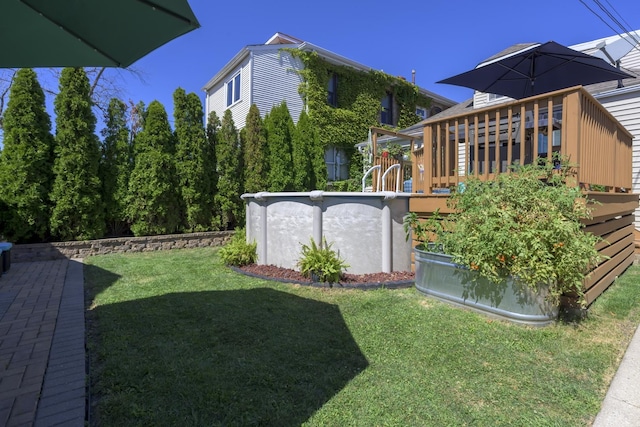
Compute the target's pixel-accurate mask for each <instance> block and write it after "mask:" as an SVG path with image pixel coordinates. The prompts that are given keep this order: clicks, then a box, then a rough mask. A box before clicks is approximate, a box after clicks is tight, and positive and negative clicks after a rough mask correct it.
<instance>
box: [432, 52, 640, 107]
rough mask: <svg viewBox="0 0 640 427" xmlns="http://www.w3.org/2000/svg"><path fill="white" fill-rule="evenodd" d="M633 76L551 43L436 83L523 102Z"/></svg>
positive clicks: (594, 58) (595, 58)
mask: <svg viewBox="0 0 640 427" xmlns="http://www.w3.org/2000/svg"><path fill="white" fill-rule="evenodd" d="M633 77H634V76H632V75H630V74H627V73H625V72H622V71H620V70H618V69H617V68H614V67H613V66H611V65H609V64H608V63H606V62H605V61H604V60H602V59H600V58H597V57H595V56H591V55H587V54H585V53H582V52H578V51H576V50H573V49H570V48H568V47H566V46H563V45H561V44H558V43H556V42H553V41H550V42H547V43H544V44H538V45H534V46H531V47H528V48H525V49H523V50H521V51H517V52H515V53H513V54H510V55H505V56H503V57H502V58H498V59H496V60H494V61H487V62H485V63H484V64H480V65H479V66H478V67H477V68H474V69H473V70H471V71H467V72H465V73H462V74H458V75H456V76H453V77H449V78H447V79H444V80H440V81H439V82H438V83H446V84H451V85H456V86H465V87H469V88H471V89H476V90H478V91H481V92H486V93H494V94H498V95H505V96H508V97H510V98H514V99H522V98H527V97H529V96H534V95H539V94H542V93H547V92H552V91H554V90H559V89H564V88H568V87H572V86H578V85H583V86H584V85H589V84H593V83H600V82H606V81H610V80H620V79H626V78H633Z"/></svg>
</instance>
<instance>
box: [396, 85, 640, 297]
mask: <svg viewBox="0 0 640 427" xmlns="http://www.w3.org/2000/svg"><path fill="white" fill-rule="evenodd" d="M632 139H633V137H632V135H631V134H630V133H629V132H628V131H627V130H626V129H625V128H624V127H623V126H622V125H621V124H620V123H619V122H618V121H617V120H616V119H615V118H614V117H613V116H612V115H611V114H610V113H609V112H608V111H607V110H606V109H605V108H604V107H603V106H602V105H601V104H600V103H599V102H598V101H597V100H595V99H594V98H593V97H592V96H591V95H590V94H589V93H588V92H586V91H585V90H584V89H583V88H582V87H574V88H569V89H564V90H560V91H556V92H552V93H548V94H544V95H540V96H536V97H531V98H526V99H523V100H518V101H512V102H508V103H502V104H498V105H495V106H491V107H486V108H482V109H477V110H472V111H471V112H468V113H466V114H462V115H458V116H451V117H445V118H442V119H439V120H438V119H436V120H431V121H427V122H426V123H425V126H424V136H423V143H424V144H423V146H421V147H419V148H417V149H414V150H413V156H412V159H413V165H412V166H413V167H412V181H413V194H412V196H411V199H410V202H409V210H410V211H412V212H417V213H418V214H419V215H420V216H423V217H429V216H430V215H431V214H433V212H435V211H436V210H439V213H440V214H444V215H446V214H447V213H451V210H450V208H449V207H448V206H447V198H448V194H439V193H441V192H443V191H444V192H446V191H448V190H449V191H451V190H454V191H455V189H456V188H458V186H459V185H460V183H463V182H464V181H465V179H466V178H467V177H469V176H476V177H478V178H480V179H481V180H490V179H492V178H494V177H495V175H496V174H500V173H510V168H509V166H510V165H513V164H521V165H522V164H529V163H532V162H535V161H537V159H539V158H541V157H543V158H546V159H548V160H552V159H553V155H554V153H559V154H561V155H562V156H566V157H567V158H568V159H569V161H570V162H571V163H572V164H575V165H576V174H575V182H574V183H573V184H574V185H579V186H580V187H581V188H582V190H583V191H584V192H585V193H586V194H587V196H588V198H589V199H590V200H593V201H596V202H597V204H594V210H593V211H592V215H593V218H592V219H590V220H588V221H584V225H585V232H589V233H593V234H595V235H597V236H600V237H601V238H602V239H603V241H602V242H601V243H599V244H598V245H597V249H598V251H599V252H600V253H601V254H602V255H604V256H605V257H606V259H605V260H604V261H602V262H601V263H600V264H599V265H597V266H594V269H593V270H592V271H591V274H590V275H589V277H588V278H587V279H586V280H585V282H584V289H585V296H586V300H587V304H591V303H592V302H593V301H594V300H595V299H596V298H597V297H598V296H599V295H600V294H601V293H602V292H604V291H605V290H606V289H607V288H608V287H609V286H610V285H611V284H612V283H613V282H614V281H615V279H616V278H617V277H618V275H619V274H621V273H622V272H623V271H624V270H625V269H626V268H628V267H629V266H630V265H631V264H632V263H633V261H634V259H635V250H636V243H635V242H636V235H637V234H640V233H638V231H637V230H635V227H634V219H635V218H634V210H635V209H636V208H637V207H638V197H639V196H638V194H632V193H629V191H630V189H631V188H632V168H631V159H632V156H633V153H632ZM412 143H413V141H412ZM388 185H393V182H390V183H389V184H388ZM594 190H597V191H594Z"/></svg>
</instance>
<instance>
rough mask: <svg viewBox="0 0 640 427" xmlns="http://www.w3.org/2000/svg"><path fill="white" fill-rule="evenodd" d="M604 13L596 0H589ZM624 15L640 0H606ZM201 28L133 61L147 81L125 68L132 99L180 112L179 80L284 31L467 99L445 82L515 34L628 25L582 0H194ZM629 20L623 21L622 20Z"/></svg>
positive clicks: (562, 39)
mask: <svg viewBox="0 0 640 427" xmlns="http://www.w3.org/2000/svg"><path fill="white" fill-rule="evenodd" d="M583 1H584V2H585V3H586V4H587V5H588V6H589V7H591V8H592V9H594V10H596V11H597V12H598V13H599V15H601V16H605V15H604V13H603V12H602V11H601V10H600V9H599V8H598V6H597V5H595V3H594V2H593V0H583ZM601 3H602V4H603V5H604V6H606V7H608V8H609V9H611V10H613V9H615V10H616V11H617V12H618V13H619V14H620V15H621V16H622V18H623V20H624V21H623V23H624V24H625V25H626V26H627V27H628V28H629V29H632V30H635V29H640V1H638V0H608V1H607V0H601ZM190 5H191V7H192V9H193V11H194V13H195V14H196V16H197V17H198V20H199V21H200V23H201V25H202V27H201V28H199V29H197V30H195V31H192V32H190V33H188V34H186V35H184V36H182V37H180V38H178V39H176V40H173V41H171V42H170V43H168V44H166V45H164V46H162V47H160V48H159V49H157V50H156V51H154V52H152V53H150V54H149V55H147V56H146V57H144V58H142V59H140V60H139V61H137V62H136V63H135V64H134V67H135V68H136V69H137V70H139V71H141V73H142V74H143V75H144V82H141V81H140V80H139V79H138V78H137V77H134V76H132V75H130V74H128V73H126V72H124V71H117V72H119V73H120V74H121V75H122V76H123V85H124V92H123V93H122V98H123V99H125V100H126V99H131V100H132V101H134V102H137V101H139V100H142V101H144V102H145V103H146V104H147V105H148V104H149V103H150V102H151V101H153V100H154V99H157V100H159V101H160V102H162V103H163V105H164V106H165V108H166V109H167V111H168V113H169V115H170V120H171V122H173V120H172V117H171V115H172V113H173V107H172V104H173V102H172V95H173V92H174V91H175V89H176V88H178V87H182V88H184V89H185V90H186V91H187V92H195V93H197V94H198V95H200V97H201V99H204V93H203V91H202V87H203V86H204V84H205V83H206V82H207V81H208V80H209V79H210V78H211V77H213V75H214V74H215V73H216V72H217V71H218V70H220V69H221V68H222V67H223V66H224V65H225V64H226V63H227V62H228V61H229V60H230V59H231V58H232V57H233V56H234V55H235V54H236V53H238V51H239V50H240V49H242V48H243V47H244V46H246V45H248V44H261V43H264V42H265V41H266V40H267V39H269V38H270V37H271V36H272V35H273V34H274V33H276V32H282V33H286V34H289V35H292V36H294V37H297V38H299V39H302V40H306V41H308V42H311V43H313V44H315V45H317V46H321V47H323V48H325V49H328V50H330V51H333V52H335V53H337V54H340V55H342V56H345V57H347V58H350V59H353V60H355V61H358V62H360V63H362V64H364V65H367V66H370V67H372V68H374V69H378V70H384V71H385V72H387V73H389V74H392V75H397V76H405V77H406V78H407V79H408V80H410V79H411V70H412V69H415V70H416V83H417V84H418V85H419V86H422V87H424V88H426V89H428V90H431V91H433V92H435V93H438V94H440V95H442V96H445V97H447V98H450V99H452V100H454V101H463V100H465V99H467V98H469V97H470V96H471V95H472V91H471V90H470V89H466V88H462V87H456V86H450V85H444V84H437V83H435V82H436V81H438V80H440V79H443V78H446V77H450V76H452V75H455V74H458V73H461V72H463V71H466V70H468V69H471V68H473V67H475V65H477V64H478V63H479V62H481V61H482V60H484V59H486V58H488V57H490V56H491V55H493V54H495V53H497V52H498V51H500V50H502V49H504V48H506V47H508V46H510V45H512V44H515V43H525V42H546V41H549V40H554V41H556V42H559V43H561V44H565V45H571V44H576V43H581V42H585V41H589V40H594V39H597V38H600V37H606V36H610V35H613V34H615V33H616V31H619V30H618V29H617V27H615V25H614V24H612V23H611V21H610V20H609V19H607V22H608V23H609V25H611V26H613V27H614V29H611V28H609V26H607V24H605V23H604V22H603V21H602V20H601V19H600V18H598V17H597V16H596V15H594V14H593V13H592V12H591V11H589V10H588V9H587V7H585V5H584V4H583V3H582V2H581V1H580V0H536V1H530V2H513V1H497V0H483V1H471V0H467V1H456V0H451V1H414V2H402V3H395V2H393V1H380V0H370V1H364V0H351V1H349V0H342V1H336V0H325V1H322V2H299V1H291V0H280V1H279V2H263V1H255V0H250V1H248V2H240V3H236V2H215V1H211V0H190ZM621 21H622V20H621Z"/></svg>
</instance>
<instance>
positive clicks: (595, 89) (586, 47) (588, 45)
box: [402, 30, 640, 133]
mask: <svg viewBox="0 0 640 427" xmlns="http://www.w3.org/2000/svg"><path fill="white" fill-rule="evenodd" d="M631 34H632V35H633V36H634V37H635V38H636V39H638V40H640V30H636V31H633V32H632V33H631ZM622 37H625V35H623V36H622ZM625 38H627V39H631V40H632V38H630V37H628V36H627V37H625ZM620 39H621V36H620V35H615V36H610V37H604V38H601V39H597V40H592V41H589V42H585V43H580V44H576V45H573V46H569V47H570V48H571V49H574V50H577V51H580V52H584V53H587V54H594V53H595V52H596V51H597V50H599V48H598V46H601V45H602V43H603V42H604V46H607V45H611V44H612V43H615V42H616V41H619V40H620ZM538 44H539V43H518V44H514V45H512V46H509V47H508V48H506V49H504V50H502V51H500V52H498V53H496V54H495V55H493V56H491V57H489V58H487V59H486V60H484V61H482V62H481V63H480V64H478V66H480V65H483V64H486V63H488V62H493V61H495V60H497V59H499V58H502V57H504V56H508V55H512V54H515V53H517V52H520V51H522V50H525V49H529V48H531V47H532V46H536V45H538ZM633 48H638V49H640V45H638V46H635V47H632V48H631V49H633ZM631 49H629V50H631ZM596 56H600V55H596ZM624 71H625V72H627V73H629V74H632V75H634V76H636V78H635V79H625V80H623V81H622V84H623V87H622V88H618V82H617V81H615V80H614V81H609V82H602V83H596V84H592V85H587V86H585V87H584V88H585V89H586V90H587V92H589V93H591V94H592V95H594V96H595V97H596V98H598V97H599V96H610V95H615V94H617V93H621V92H623V91H630V90H637V91H640V70H634V69H624ZM472 110H473V98H471V99H468V100H466V101H463V102H461V103H459V104H457V105H455V106H453V107H451V108H448V109H446V110H444V111H442V112H440V113H438V114H435V115H433V116H431V117H429V118H428V119H425V120H423V121H421V122H420V123H418V124H416V125H414V126H412V127H417V126H420V127H422V125H424V124H425V123H429V122H431V121H435V120H439V119H443V118H446V117H452V116H456V115H459V114H464V113H467V112H469V111H472ZM410 129H411V128H407V129H403V130H402V132H403V133H407V132H408V131H409V130H410ZM409 133H410V132H409Z"/></svg>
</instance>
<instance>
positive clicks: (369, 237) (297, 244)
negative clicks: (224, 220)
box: [242, 191, 411, 274]
mask: <svg viewBox="0 0 640 427" xmlns="http://www.w3.org/2000/svg"><path fill="white" fill-rule="evenodd" d="M242 199H243V200H244V201H245V202H246V206H247V213H246V233H247V241H248V242H253V241H255V242H256V243H257V244H258V248H257V252H258V261H257V263H258V264H268V265H277V266H279V267H285V268H292V269H297V265H296V264H297V262H298V260H299V259H300V256H301V255H300V254H301V247H302V244H309V242H310V239H311V238H313V239H314V240H315V241H316V242H317V243H319V242H320V241H321V240H322V237H323V236H324V237H325V238H326V239H327V242H328V243H332V244H333V249H335V250H337V251H338V252H339V254H340V257H341V258H342V259H344V260H345V261H346V262H347V264H349V268H347V270H346V271H347V272H348V273H353V274H367V273H380V272H383V273H389V272H392V271H410V270H411V241H410V240H409V241H407V240H406V238H405V233H404V228H403V218H404V216H405V215H406V214H407V212H408V211H409V194H408V193H396V192H392V191H382V192H374V193H367V192H365V193H352V192H328V191H311V192H306V193H295V192H282V193H268V192H261V193H251V194H243V195H242Z"/></svg>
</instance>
